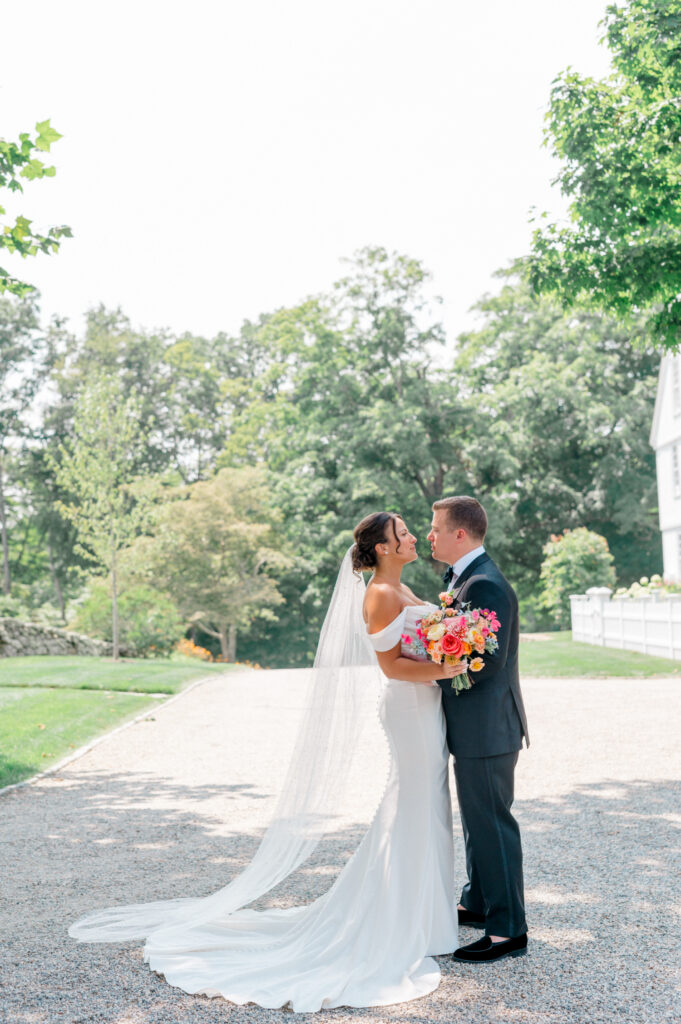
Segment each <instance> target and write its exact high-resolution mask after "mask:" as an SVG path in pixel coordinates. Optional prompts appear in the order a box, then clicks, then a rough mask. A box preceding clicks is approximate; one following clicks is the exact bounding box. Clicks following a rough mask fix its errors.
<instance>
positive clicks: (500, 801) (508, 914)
mask: <svg viewBox="0 0 681 1024" xmlns="http://www.w3.org/2000/svg"><path fill="white" fill-rule="evenodd" d="M486 532H487V515H486V513H485V510H484V508H483V507H482V505H481V504H480V502H478V501H476V500H475V498H468V497H465V496H459V497H455V498H443V499H442V500H441V501H436V502H435V504H434V505H433V522H432V526H431V530H430V533H429V534H428V540H429V541H430V544H431V548H432V552H433V558H436V559H437V560H438V561H440V562H448V563H449V565H450V568H449V569H448V570H447V572H446V573H445V575H444V581H445V587H446V588H447V590H448V591H449V592H450V593H451V595H452V597H453V598H454V602H453V604H452V606H451V607H452V608H458V607H459V606H460V605H462V604H466V603H469V604H470V608H471V609H472V610H475V609H476V608H489V609H490V611H492V610H493V611H495V612H496V614H497V617H498V619H499V622H500V624H501V625H500V629H499V632H498V634H497V637H498V640H499V647H498V650H497V651H496V652H495V653H494V654H485V655H484V661H485V665H484V668H482V669H481V671H480V672H476V673H475V674H474V676H472V680H473V687H472V689H470V690H464V691H463V692H461V693H460V694H459V695H458V696H457V695H456V693H455V692H454V690H453V689H452V686H451V680H450V679H442V680H439V682H440V686H441V687H442V706H443V709H444V714H445V719H446V722H447V745H448V747H449V750H450V753H451V754H453V755H454V775H455V778H456V792H457V796H458V800H459V809H460V811H461V823H462V825H463V834H464V839H465V842H466V869H467V872H468V882H467V883H466V885H464V887H463V891H462V893H461V902H460V904H459V924H462V925H469V926H471V927H474V928H484V930H485V937H484V938H483V939H479V940H478V941H477V942H472V943H470V945H468V946H462V947H461V948H460V949H457V950H456V951H455V953H454V958H455V959H456V960H462V961H465V962H466V963H481V962H487V961H490V960H500V959H502V958H503V957H506V956H519V955H520V954H522V953H524V952H525V949H526V947H527V924H526V922H525V907H524V902H523V869H522V849H521V845H520V831H519V829H518V823H517V822H516V820H515V818H514V817H513V815H512V814H511V804H512V803H513V774H514V770H515V766H516V762H517V760H518V751H519V750H520V748H521V746H522V739H523V736H524V737H525V743H526V745H529V737H528V733H527V719H526V717H525V708H524V707H523V698H522V696H521V693H520V682H519V679H518V600H517V598H516V595H515V592H514V590H513V588H512V587H511V585H510V584H509V582H508V581H507V580H506V579H505V577H504V576H503V575H502V573H501V572H500V570H499V568H498V567H497V565H496V564H495V563H494V562H493V561H492V559H491V558H490V557H489V555H488V554H487V553H486V552H485V548H484V545H483V541H484V539H485V533H486Z"/></svg>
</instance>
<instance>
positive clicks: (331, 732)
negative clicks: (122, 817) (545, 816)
mask: <svg viewBox="0 0 681 1024" xmlns="http://www.w3.org/2000/svg"><path fill="white" fill-rule="evenodd" d="M351 550H352V549H350V550H349V551H348V552H347V554H346V555H345V558H344V559H343V562H342V564H341V567H340V571H339V573H338V578H337V580H336V585H335V588H334V591H333V595H332V598H331V603H330V605H329V609H328V611H327V614H326V618H325V620H324V625H323V627H322V631H321V634H320V637H319V644H318V647H317V653H316V657H315V661H314V667H313V670H312V671H311V672H310V681H309V685H308V689H307V696H306V701H305V710H304V712H303V716H302V719H301V723H300V726H299V732H298V736H297V740H296V742H295V745H294V750H293V754H292V758H291V761H290V764H289V767H288V771H287V772H286V776H285V779H284V783H283V786H282V790H281V793H280V795H279V798H278V800H277V802H276V805H275V810H274V813H273V817H272V820H271V822H270V825H269V827H268V829H267V831H266V832H265V834H264V836H263V838H262V841H261V843H260V845H259V847H258V849H257V851H256V853H255V855H254V857H253V859H252V860H251V861H250V863H249V864H248V865H247V866H246V868H245V869H244V870H243V871H242V872H241V874H239V875H237V876H236V878H234V879H233V880H232V881H230V882H229V883H228V884H227V885H225V886H224V887H223V888H221V889H218V891H217V892H214V893H212V894H211V895H209V896H205V897H194V898H191V897H189V898H188V897H179V898H173V899H167V900H161V901H156V902H153V903H139V904H134V905H130V906H120V907H110V908H107V909H105V910H99V911H95V912H93V913H90V914H88V915H86V916H85V917H83V918H82V919H81V920H79V921H77V922H76V923H75V924H73V925H71V927H70V928H69V935H71V936H72V937H73V938H76V939H78V940H79V941H81V942H121V941H126V940H130V939H149V938H150V936H153V937H152V938H151V939H150V943H148V944H147V948H148V947H149V945H151V946H153V948H154V950H159V949H162V950H163V951H166V952H173V951H177V952H180V951H181V950H183V949H186V948H187V944H188V942H189V941H190V940H191V946H192V947H193V948H197V945H196V944H197V942H198V943H200V947H201V948H204V949H206V948H210V947H211V946H217V945H219V944H220V942H221V941H222V939H224V935H225V929H226V928H227V929H228V928H229V920H228V917H229V915H230V914H233V913H234V912H235V911H237V910H239V909H240V908H242V907H245V906H246V905H247V904H249V903H251V902H252V901H253V900H255V899H257V898H258V897H260V896H262V895H264V894H265V893H267V892H269V891H270V890H271V889H273V888H274V887H275V886H276V885H278V883H279V882H281V881H282V880H283V879H285V878H286V877H287V876H288V875H290V874H291V873H292V872H293V871H294V870H295V869H296V868H298V867H299V866H300V865H301V864H302V863H303V862H304V861H306V860H307V859H308V858H309V857H310V855H311V854H312V852H313V851H314V849H315V848H316V846H317V845H318V843H319V841H320V840H321V839H322V837H323V836H324V835H325V834H326V833H327V832H329V831H330V830H332V828H333V825H334V822H335V821H338V820H339V818H340V816H341V814H342V812H343V810H344V800H343V796H344V791H345V789H346V782H347V780H348V779H349V778H350V777H351V775H352V771H353V764H354V763H355V758H356V755H357V752H358V749H359V746H360V737H361V735H362V732H363V727H364V725H365V723H366V720H367V717H369V718H371V717H373V716H375V708H376V702H377V699H378V696H379V693H380V687H381V680H382V675H381V672H380V670H379V668H378V664H377V662H376V656H375V654H374V651H373V649H372V647H371V645H370V643H369V641H368V639H367V635H366V627H365V625H364V622H363V619H362V603H363V597H364V591H365V585H364V581H363V579H361V578H358V577H357V576H356V575H355V573H354V572H353V570H352V561H351ZM373 781H374V784H375V780H373ZM371 782H372V780H367V785H370V784H371ZM375 795H376V804H378V801H379V799H380V796H381V793H380V792H378V791H377V792H376V794H375Z"/></svg>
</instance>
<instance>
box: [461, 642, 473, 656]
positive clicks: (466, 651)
mask: <svg viewBox="0 0 681 1024" xmlns="http://www.w3.org/2000/svg"><path fill="white" fill-rule="evenodd" d="M463 653H464V654H465V655H469V654H472V653H473V648H472V647H471V645H470V644H464V645H463Z"/></svg>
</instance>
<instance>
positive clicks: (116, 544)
mask: <svg viewBox="0 0 681 1024" xmlns="http://www.w3.org/2000/svg"><path fill="white" fill-rule="evenodd" d="M138 416H139V410H138V405H137V402H136V401H135V398H134V396H128V397H125V396H124V395H123V394H122V392H121V387H120V384H119V382H118V380H117V379H116V378H100V379H94V380H93V381H92V382H91V383H90V384H89V385H88V386H87V388H85V389H84V391H83V392H82V393H81V395H80V396H79V398H78V401H77V404H76V410H75V416H74V424H73V435H72V437H71V439H70V440H69V442H67V444H65V445H62V446H61V447H60V449H59V461H58V462H57V461H56V460H55V461H54V466H55V472H56V477H57V481H58V483H59V484H60V485H61V486H62V487H64V488H65V489H66V490H67V491H68V492H69V493H70V498H69V499H68V500H67V501H65V502H62V503H61V504H60V508H61V511H62V512H63V513H64V515H65V516H66V517H67V518H68V519H70V520H71V522H73V523H74V525H75V527H76V529H77V531H78V537H79V541H80V543H79V549H80V551H81V552H82V553H83V554H84V555H85V556H86V557H89V558H90V559H91V560H92V561H93V562H94V563H95V564H97V565H100V566H103V567H104V568H105V569H106V571H107V573H108V574H109V577H110V581H111V596H112V636H113V657H114V660H118V657H119V628H118V595H119V562H120V555H121V552H122V551H123V550H124V549H125V548H126V547H127V546H129V544H130V543H131V541H132V540H133V538H134V537H135V536H136V535H137V534H138V532H139V531H140V529H141V526H142V524H143V522H144V519H145V515H146V513H147V501H146V500H145V498H144V497H143V496H142V495H141V493H140V489H139V487H136V486H135V485H136V483H139V481H135V478H134V475H133V474H134V467H135V465H136V464H137V462H138V460H139V450H140V448H141V447H142V444H143V437H142V434H141V431H140V427H139V422H138Z"/></svg>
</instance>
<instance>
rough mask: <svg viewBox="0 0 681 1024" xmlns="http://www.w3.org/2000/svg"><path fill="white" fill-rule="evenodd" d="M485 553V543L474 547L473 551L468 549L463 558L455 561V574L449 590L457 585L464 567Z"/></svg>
mask: <svg viewBox="0 0 681 1024" xmlns="http://www.w3.org/2000/svg"><path fill="white" fill-rule="evenodd" d="M484 553H485V546H484V544H480V545H479V546H478V547H477V548H473V550H472V551H467V552H466V554H465V555H462V556H461V558H457V560H456V562H454V565H453V566H452V569H453V570H454V576H453V577H452V581H451V583H450V584H449V586H448V587H447V590H448V591H449V590H451V589H452V588H453V587H455V586H456V581H457V577H459V576H460V575H461V573H462V572H463V571H464V569H465V568H466V567H467V566H469V565H470V564H471V562H473V561H475V559H476V558H477V557H478V556H479V555H484Z"/></svg>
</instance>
